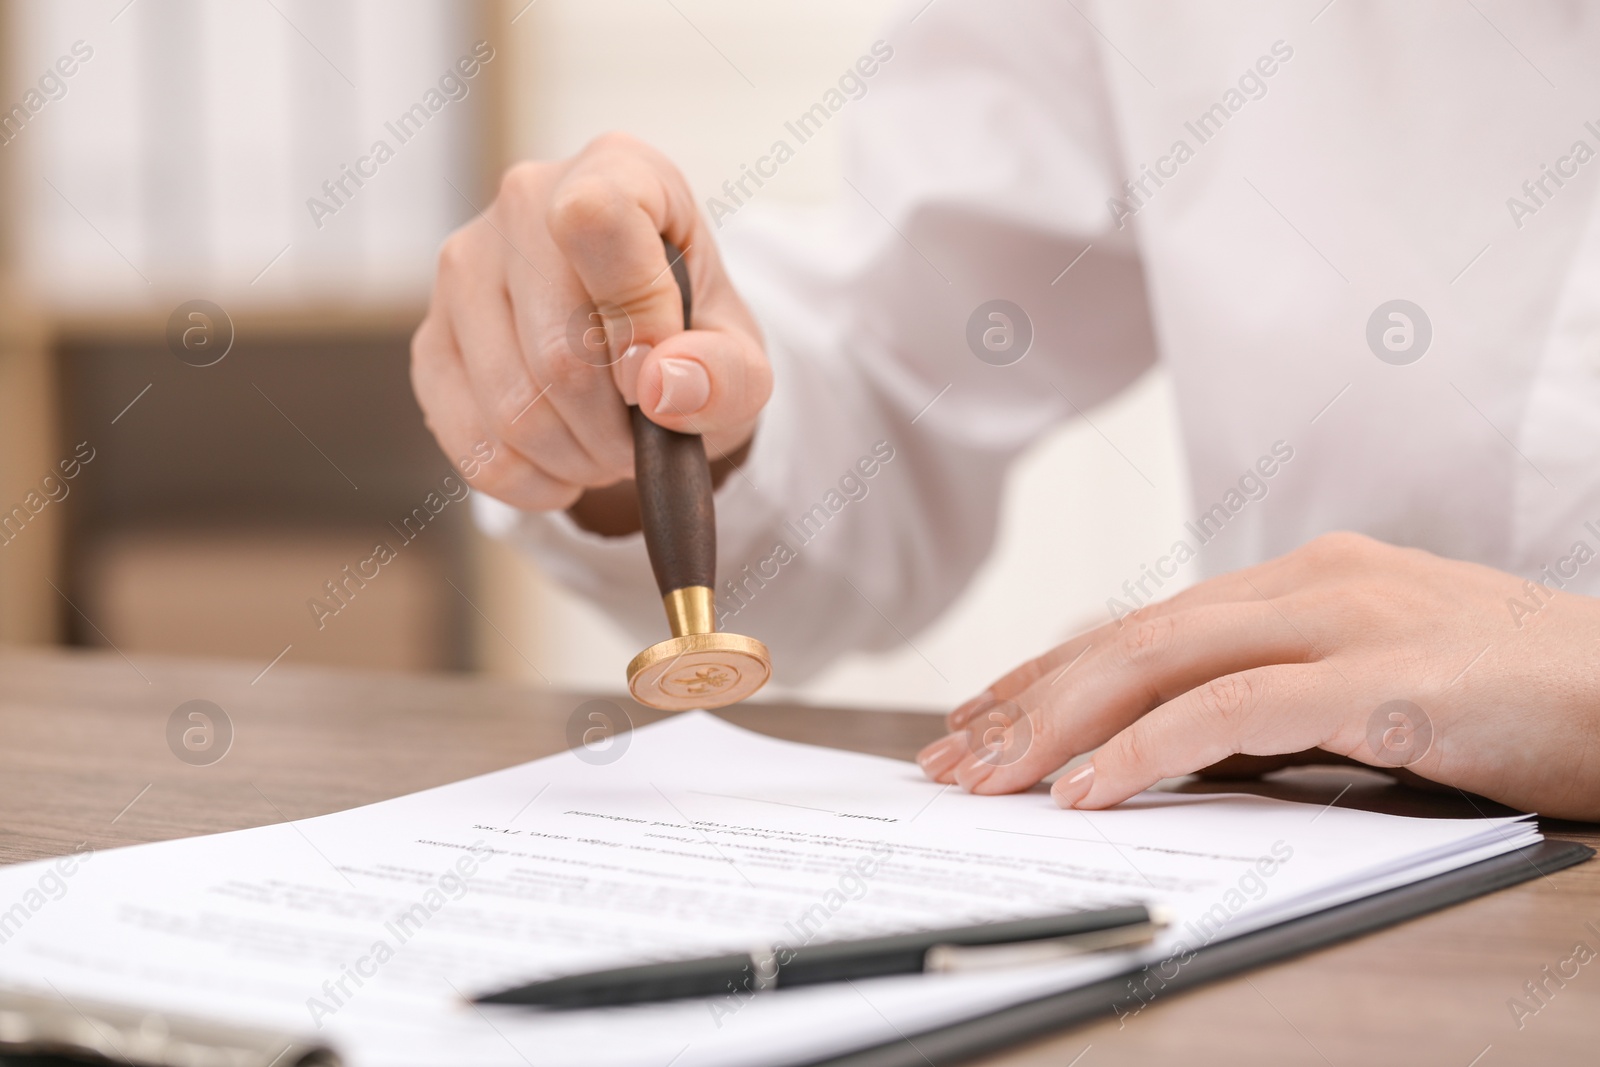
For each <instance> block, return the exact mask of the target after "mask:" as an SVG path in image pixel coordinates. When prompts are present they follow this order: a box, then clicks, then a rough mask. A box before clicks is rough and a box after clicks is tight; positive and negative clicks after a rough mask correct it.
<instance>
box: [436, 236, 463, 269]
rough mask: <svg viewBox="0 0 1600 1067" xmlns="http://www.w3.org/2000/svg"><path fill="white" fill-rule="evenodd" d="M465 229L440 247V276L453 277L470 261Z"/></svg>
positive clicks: (448, 238) (447, 238)
mask: <svg viewBox="0 0 1600 1067" xmlns="http://www.w3.org/2000/svg"><path fill="white" fill-rule="evenodd" d="M469 258H470V257H469V253H468V249H467V234H466V230H465V229H461V230H457V231H456V232H455V233H452V234H451V235H450V236H449V237H446V238H445V239H444V244H442V245H440V246H439V274H440V275H441V276H444V275H452V274H455V273H457V272H459V271H460V270H461V269H462V268H463V267H465V266H466V265H467V260H468V259H469Z"/></svg>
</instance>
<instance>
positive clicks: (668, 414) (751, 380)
mask: <svg viewBox="0 0 1600 1067" xmlns="http://www.w3.org/2000/svg"><path fill="white" fill-rule="evenodd" d="M636 383H637V385H636V389H637V396H638V404H639V407H640V408H641V409H643V411H644V413H645V414H646V415H648V416H649V417H650V419H651V421H653V422H656V423H659V424H660V425H662V426H665V427H666V428H667V429H669V430H677V431H679V432H680V433H697V434H701V435H703V436H705V437H706V439H707V441H708V443H709V444H711V445H712V446H713V447H715V448H719V449H722V450H725V451H731V450H732V449H734V448H737V447H738V446H739V445H741V444H743V443H744V441H745V439H746V438H747V437H748V436H749V433H750V430H751V428H752V427H753V426H754V425H755V421H756V416H757V415H758V414H759V413H760V411H761V408H762V405H764V404H765V403H766V402H767V398H768V397H769V396H770V395H771V393H772V371H771V368H770V367H769V365H768V364H767V361H766V359H765V357H764V356H763V355H762V353H761V349H760V346H759V345H758V344H757V343H756V341H755V339H754V338H752V337H750V336H749V335H747V334H745V333H743V332H741V331H738V330H685V331H683V332H681V333H677V334H674V335H673V336H672V337H670V338H668V339H667V340H666V341H663V342H662V343H661V344H659V345H655V346H654V347H652V348H651V349H650V351H649V352H648V353H645V354H643V355H642V357H640V359H639V367H638V371H637V378H636Z"/></svg>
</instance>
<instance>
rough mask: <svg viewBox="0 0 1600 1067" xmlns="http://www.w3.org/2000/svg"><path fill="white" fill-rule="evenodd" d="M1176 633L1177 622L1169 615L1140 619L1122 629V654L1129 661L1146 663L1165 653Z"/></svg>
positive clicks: (1140, 663) (1138, 663)
mask: <svg viewBox="0 0 1600 1067" xmlns="http://www.w3.org/2000/svg"><path fill="white" fill-rule="evenodd" d="M1176 633H1177V623H1176V622H1174V620H1173V618H1172V616H1171V615H1158V616H1156V617H1155V618H1152V619H1143V620H1140V621H1139V622H1137V623H1135V624H1134V625H1132V626H1130V627H1128V628H1127V629H1126V630H1124V631H1123V637H1122V650H1123V655H1124V656H1125V657H1126V658H1127V660H1128V662H1130V663H1133V664H1136V665H1144V664H1148V663H1150V662H1151V661H1152V660H1157V659H1160V658H1161V657H1162V656H1164V655H1166V653H1167V650H1168V649H1169V648H1171V647H1172V644H1173V640H1174V637H1175V635H1176Z"/></svg>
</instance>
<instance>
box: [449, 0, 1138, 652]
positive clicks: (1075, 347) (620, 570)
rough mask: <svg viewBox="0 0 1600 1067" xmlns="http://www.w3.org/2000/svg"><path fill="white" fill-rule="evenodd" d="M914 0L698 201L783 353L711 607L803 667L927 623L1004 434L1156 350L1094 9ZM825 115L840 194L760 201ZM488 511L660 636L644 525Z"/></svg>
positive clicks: (721, 511)
mask: <svg viewBox="0 0 1600 1067" xmlns="http://www.w3.org/2000/svg"><path fill="white" fill-rule="evenodd" d="M915 14H916V12H915V10H914V9H908V11H907V12H906V13H905V14H904V15H902V16H901V18H900V19H899V20H897V21H896V22H895V23H894V25H893V26H892V27H891V31H892V32H886V33H885V36H884V39H883V40H880V41H878V42H876V43H875V44H874V45H873V46H872V47H871V49H870V50H869V51H865V52H864V53H863V59H862V61H861V62H860V63H859V64H858V65H856V66H854V67H853V68H851V72H850V75H847V76H844V77H841V78H840V80H839V82H838V84H837V85H836V86H833V87H831V88H830V89H829V90H828V91H827V92H825V93H823V94H822V95H821V96H819V100H818V106H816V107H813V108H811V109H810V110H808V111H806V112H804V113H803V114H801V115H797V116H795V117H793V118H791V119H790V120H789V121H787V122H784V123H782V124H781V125H779V126H778V128H777V130H776V131H775V132H776V135H777V136H776V139H775V141H774V144H773V146H772V149H771V151H770V152H769V153H767V154H766V155H764V156H762V157H760V158H758V159H756V160H754V161H753V162H752V164H751V167H750V168H749V171H751V172H753V173H754V174H755V175H757V177H755V178H746V179H745V180H744V181H743V182H742V183H739V184H735V183H733V182H730V183H729V184H728V185H726V186H724V188H723V189H721V190H717V191H714V192H713V195H712V196H711V197H710V198H708V199H707V201H706V210H707V212H708V214H709V215H710V217H711V218H712V219H713V220H714V224H715V226H716V228H717V238H718V240H719V243H721V245H722V246H723V249H724V253H725V256H726V259H727V263H728V269H729V271H730V272H731V275H732V277H733V280H734V282H735V284H736V285H737V286H738V287H739V290H740V292H741V293H742V294H743V295H744V297H745V299H746V300H748V301H749V303H750V305H751V307H752V308H753V309H754V310H755V312H756V314H757V317H758V319H759V320H760V322H761V324H762V327H763V330H764V332H765V334H766V343H767V350H768V355H769V358H770V359H771V360H772V364H773V372H774V380H775V386H774V393H773V398H772V401H771V403H770V404H769V406H768V408H767V410H766V411H765V412H763V415H762V419H761V421H760V424H759V426H758V428H757V430H756V433H755V437H754V441H753V444H752V448H751V452H750V454H749V456H748V458H747V459H746V461H745V463H744V464H743V465H742V466H741V467H740V468H739V469H738V470H736V471H735V472H733V473H732V474H730V475H729V476H728V478H727V479H726V481H725V482H724V483H723V485H722V486H721V487H720V488H719V490H718V492H717V497H716V510H717V525H718V551H717V566H718V583H717V611H718V616H719V621H720V626H721V628H724V629H728V630H734V631H737V632H740V633H745V634H749V635H751V636H754V637H758V638H760V639H762V640H763V641H765V642H766V643H767V644H768V646H769V647H770V648H771V649H772V652H773V659H774V664H775V670H776V674H777V676H778V677H779V678H780V679H781V680H784V681H787V682H798V681H803V680H804V679H805V678H806V677H807V676H809V675H811V674H813V673H815V672H816V671H817V670H819V669H820V668H822V667H824V666H826V665H827V664H828V663H829V662H831V661H832V660H834V659H835V658H837V657H838V656H839V655H841V654H843V653H845V652H849V651H869V650H879V649H885V648H889V647H893V646H896V645H898V644H900V643H902V642H904V641H906V640H907V639H908V637H909V636H911V635H914V634H915V633H916V632H917V631H918V630H920V629H921V628H922V627H924V626H926V625H927V624H928V623H930V622H931V621H932V620H933V619H934V618H935V617H936V616H937V615H938V614H939V613H940V612H941V611H942V610H943V609H944V608H945V607H946V606H948V605H949V604H950V602H951V601H952V600H954V599H955V597H956V596H957V595H958V594H959V593H960V591H961V590H962V589H963V588H964V587H965V586H966V584H967V582H968V581H969V579H970V578H971V577H972V575H973V573H974V572H975V571H976V570H977V568H978V567H979V565H980V564H981V563H982V561H983V560H984V558H985V556H986V555H987V554H988V552H989V550H990V548H991V547H992V545H993V542H994V539H995V533H996V525H997V521H998V515H999V505H1000V499H1001V493H1002V490H1003V487H1004V479H1005V474H1006V470H1007V468H1008V466H1009V464H1010V463H1011V461H1012V460H1013V459H1014V458H1015V457H1016V456H1017V455H1018V454H1019V453H1020V452H1021V451H1022V450H1023V449H1025V448H1026V447H1027V446H1028V445H1029V444H1030V443H1032V442H1033V441H1035V440H1036V439H1037V438H1039V437H1040V436H1041V435H1042V434H1043V433H1044V432H1045V431H1046V430H1048V429H1049V428H1051V427H1052V426H1054V425H1056V424H1058V423H1060V422H1061V421H1063V420H1064V419H1069V418H1072V417H1073V416H1074V415H1076V414H1077V413H1079V412H1081V411H1082V410H1084V409H1087V408H1088V407H1090V406H1091V405H1093V404H1096V403H1099V402H1100V401H1102V400H1104V399H1106V398H1107V397H1109V396H1110V395H1112V394H1114V393H1115V392H1117V391H1118V390H1120V389H1122V388H1123V387H1124V386H1126V385H1127V384H1128V383H1129V382H1131V381H1132V380H1133V379H1135V378H1136V377H1138V375H1139V374H1140V373H1142V372H1143V371H1144V370H1145V369H1146V368H1147V367H1148V366H1149V365H1150V364H1151V363H1152V362H1153V360H1154V357H1155V339H1154V336H1153V334H1152V329H1151V325H1150V315H1149V310H1148V306H1147V302H1146V296H1145V286H1144V280H1143V272H1142V270H1141V268H1140V265H1139V260H1138V256H1137V251H1136V248H1135V245H1134V243H1133V239H1132V230H1131V229H1119V228H1118V227H1117V226H1116V225H1115V224H1114V222H1113V218H1112V215H1111V213H1110V212H1109V210H1108V206H1107V204H1108V201H1109V200H1110V199H1111V198H1112V197H1113V196H1116V195H1120V190H1119V189H1118V185H1117V181H1118V180H1117V178H1116V173H1117V168H1118V165H1119V164H1118V150H1117V146H1116V143H1115V134H1114V127H1113V123H1112V120H1111V116H1110V109H1109V104H1108V102H1107V93H1106V89H1105V86H1104V84H1103V72H1102V69H1101V58H1102V57H1101V55H1100V52H1099V49H1098V45H1097V41H1096V39H1095V36H1094V33H1093V30H1092V27H1090V26H1089V25H1088V24H1087V23H1086V22H1084V21H1083V19H1082V17H1081V16H1079V15H1078V14H1077V13H1076V11H1075V10H1074V8H1073V6H1072V5H1055V4H1046V3H1036V2H1025V0H1006V2H1002V3H994V2H979V0H968V2H964V0H941V2H940V3H938V4H936V5H934V6H932V7H929V8H925V9H923V13H922V14H920V15H917V17H916V18H915V19H914V20H912V15H915ZM869 57H870V61H869ZM869 69H870V70H871V72H872V73H870V74H867V73H866V71H867V70H869ZM835 104H837V105H838V106H837V107H835V106H833V105H835ZM833 123H840V124H844V131H843V137H844V146H845V166H844V175H843V182H842V185H841V190H840V193H839V195H838V197H837V199H836V200H835V202H834V203H832V204H831V205H829V206H827V207H826V208H824V209H820V210H816V211H808V212H803V213H794V212H789V213H784V212H779V211H776V210H772V209H770V208H769V207H768V206H767V205H766V204H765V203H763V201H762V195H761V190H760V184H759V176H761V175H763V174H765V175H768V176H770V175H772V174H775V173H776V171H777V169H778V168H781V167H782V165H783V163H784V162H785V161H787V160H788V159H790V158H792V157H793V155H795V154H798V153H800V152H804V151H806V145H805V140H809V139H810V137H811V136H815V134H816V133H817V132H818V130H819V129H820V128H821V127H822V126H824V125H826V124H833ZM1061 491H1062V492H1064V493H1071V492H1072V491H1073V487H1071V486H1062V487H1061ZM479 514H480V519H481V520H482V521H483V522H484V524H485V526H486V528H487V529H488V530H489V531H490V532H491V533H495V534H498V535H500V536H504V537H506V538H508V539H510V540H512V541H513V542H515V543H516V544H518V545H520V546H522V547H523V548H525V549H526V550H527V551H529V552H530V553H531V554H533V555H534V556H535V557H536V558H537V559H538V561H539V562H540V563H541V564H542V565H543V566H544V567H545V568H546V569H547V571H548V572H549V573H551V574H552V575H554V576H555V577H556V578H557V579H558V580H560V581H563V582H564V583H566V584H567V585H569V586H571V587H572V588H573V589H574V590H575V591H577V592H578V593H580V594H582V595H584V596H586V597H588V598H590V599H592V600H594V601H595V602H597V603H598V604H599V605H601V606H602V607H603V608H605V609H606V610H607V611H609V612H610V613H611V614H612V615H613V616H614V617H616V618H617V619H618V620H619V621H620V622H621V623H623V624H624V625H625V626H626V627H628V628H629V629H630V630H631V631H633V632H634V633H635V636H637V637H638V638H639V639H640V640H641V641H649V640H653V639H656V638H659V637H660V636H661V628H662V621H661V620H662V615H661V607H660V601H659V597H658V596H657V593H656V589H655V585H654V581H653V579H652V577H651V572H650V567H649V563H648V560H647V559H646V556H645V551H644V547H643V543H642V538H641V537H640V536H639V535H632V536H628V537H621V538H605V537H600V536H598V535H594V534H591V533H588V532H587V531H584V530H582V529H579V528H578V527H577V526H576V525H575V524H574V523H573V522H572V521H571V520H570V519H569V518H568V517H567V516H566V515H564V514H547V515H528V514H521V513H518V512H515V511H513V510H512V509H510V508H507V507H505V506H504V505H500V504H498V503H496V502H494V501H488V500H485V499H483V498H480V501H479Z"/></svg>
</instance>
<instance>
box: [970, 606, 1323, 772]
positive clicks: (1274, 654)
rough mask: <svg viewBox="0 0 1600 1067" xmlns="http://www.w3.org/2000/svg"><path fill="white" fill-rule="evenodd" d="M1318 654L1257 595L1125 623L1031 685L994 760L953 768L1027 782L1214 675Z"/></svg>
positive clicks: (980, 757) (984, 757)
mask: <svg viewBox="0 0 1600 1067" xmlns="http://www.w3.org/2000/svg"><path fill="white" fill-rule="evenodd" d="M1310 654H1312V653H1311V649H1310V648H1309V647H1308V646H1307V645H1306V644H1305V642H1304V640H1303V639H1302V638H1301V637H1300V635H1299V634H1298V633H1297V632H1296V631H1295V629H1294V628H1293V627H1291V626H1289V625H1288V624H1287V623H1285V622H1284V620H1283V617H1282V616H1281V615H1279V614H1278V611H1277V609H1276V608H1274V607H1273V606H1272V605H1271V604H1267V603H1264V602H1262V601H1260V600H1257V601H1253V602H1245V603H1238V604H1218V605H1213V606H1208V607H1203V608H1194V609H1191V610H1188V611H1179V612H1174V613H1171V614H1166V615H1157V616H1155V617H1153V618H1150V619H1146V620H1144V621H1142V622H1139V623H1136V624H1134V625H1132V626H1128V627H1124V628H1123V630H1122V631H1121V632H1120V633H1118V634H1117V635H1116V636H1115V637H1114V638H1113V639H1111V640H1110V641H1109V642H1108V643H1107V644H1106V645H1105V646H1103V648H1102V650H1101V651H1100V652H1099V653H1098V654H1095V653H1091V654H1089V655H1087V656H1085V657H1084V659H1083V661H1082V663H1081V664H1079V666H1077V667H1076V668H1074V669H1073V671H1072V672H1070V673H1069V674H1067V675H1065V676H1064V677H1062V678H1061V680H1060V681H1059V682H1052V681H1049V680H1042V681H1040V682H1036V683H1034V685H1033V686H1030V687H1029V688H1028V689H1027V690H1025V691H1024V692H1023V693H1022V694H1020V695H1019V696H1018V698H1017V700H1016V704H1017V706H1018V708H1020V709H1021V715H1020V716H1018V721H1017V722H1016V723H1015V724H1014V725H1012V726H1011V727H1009V729H1008V731H1007V732H1006V734H1005V735H1004V736H1002V737H1001V738H1000V743H1001V745H1002V746H1003V747H1002V748H1001V750H1000V751H1002V752H1005V753H1009V756H1008V757H1007V758H1005V759H1003V760H996V759H994V758H993V757H990V756H989V755H988V754H987V753H985V752H979V753H975V754H974V755H973V756H971V757H969V758H968V759H967V760H966V761H964V762H963V763H962V764H959V765H957V767H956V768H955V770H954V772H953V774H954V778H955V780H956V782H957V783H959V784H960V785H961V786H963V787H964V788H966V789H968V790H970V791H972V792H975V793H989V794H995V793H1011V792H1015V791H1017V790H1019V789H1027V788H1028V787H1030V786H1032V785H1033V784H1034V783H1035V782H1037V781H1039V779H1041V778H1043V777H1044V776H1045V775H1047V774H1049V773H1050V772H1051V771H1054V770H1055V769H1056V768H1057V767H1060V766H1061V765H1062V764H1064V763H1066V762H1067V761H1068V760H1070V759H1072V758H1073V757H1074V756H1077V755H1079V754H1081V753H1084V752H1088V751H1090V750H1091V749H1094V748H1097V747H1099V746H1100V745H1101V744H1103V743H1105V741H1106V740H1107V739H1108V738H1110V737H1112V736H1113V735H1115V734H1116V733H1117V732H1118V731H1119V730H1121V729H1123V728H1124V727H1126V726H1127V725H1128V724H1129V723H1131V722H1133V721H1135V720H1136V719H1138V718H1139V717H1140V716H1141V715H1144V714H1145V713H1146V712H1148V711H1150V710H1151V709H1152V708H1155V707H1158V706H1160V705H1161V704H1163V703H1165V702H1166V701H1169V700H1172V699H1174V698H1175V697H1177V696H1178V695H1180V694H1182V693H1185V692H1188V691H1189V690H1191V689H1194V688H1195V687H1196V686H1201V685H1204V684H1205V683H1207V682H1209V681H1211V680H1212V679H1214V678H1220V677H1223V676H1225V675H1229V674H1233V673H1234V672H1236V671H1242V670H1248V669H1250V668H1252V667H1259V666H1264V665H1269V664H1280V663H1300V662H1304V661H1305V660H1306V659H1307V658H1308V656H1309V655H1310Z"/></svg>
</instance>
